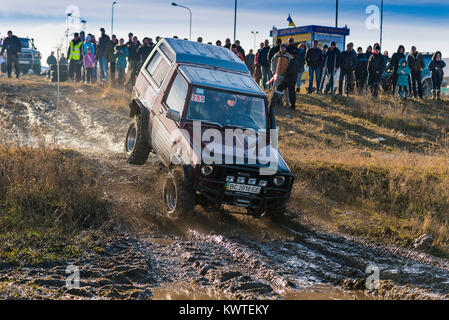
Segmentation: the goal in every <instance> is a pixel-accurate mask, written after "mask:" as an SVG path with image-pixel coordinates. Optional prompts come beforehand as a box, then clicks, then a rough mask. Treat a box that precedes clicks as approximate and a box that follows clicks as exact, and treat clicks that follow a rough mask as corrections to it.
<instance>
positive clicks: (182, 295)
mask: <svg viewBox="0 0 449 320" xmlns="http://www.w3.org/2000/svg"><path fill="white" fill-rule="evenodd" d="M152 293H153V296H152V299H153V300H229V299H233V297H232V296H229V295H226V294H224V293H220V292H217V291H216V290H213V289H210V288H209V289H208V288H204V287H201V286H198V285H195V284H190V283H170V284H165V285H161V286H160V287H157V288H155V289H153V290H152ZM279 298H280V299H285V300H372V299H373V297H372V296H368V295H366V294H365V293H364V292H363V291H345V290H341V289H338V288H335V287H331V286H329V285H324V284H323V285H315V286H311V287H308V288H304V289H302V290H288V291H286V292H284V293H283V294H281V295H280V297H279Z"/></svg>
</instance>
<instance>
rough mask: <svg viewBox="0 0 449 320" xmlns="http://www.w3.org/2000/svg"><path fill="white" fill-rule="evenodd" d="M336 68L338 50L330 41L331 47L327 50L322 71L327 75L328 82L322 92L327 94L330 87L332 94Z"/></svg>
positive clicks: (338, 61)
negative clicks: (325, 61)
mask: <svg viewBox="0 0 449 320" xmlns="http://www.w3.org/2000/svg"><path fill="white" fill-rule="evenodd" d="M338 68H340V50H339V49H338V48H337V44H336V43H335V42H334V41H332V43H331V47H330V48H329V51H328V52H327V64H326V66H325V67H324V72H325V73H326V74H327V75H328V76H329V82H328V83H327V85H326V89H324V94H328V93H329V90H331V87H332V94H334V93H335V89H334V76H335V73H336V72H337V70H338Z"/></svg>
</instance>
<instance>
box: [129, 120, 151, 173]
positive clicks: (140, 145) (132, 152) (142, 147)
mask: <svg viewBox="0 0 449 320" xmlns="http://www.w3.org/2000/svg"><path fill="white" fill-rule="evenodd" d="M146 128H147V126H146V125H145V122H144V121H143V120H142V115H140V114H139V115H137V116H135V117H134V118H133V119H132V121H131V123H130V124H129V127H128V131H127V133H126V139H125V156H126V158H127V161H128V163H130V164H135V165H142V164H144V163H145V161H147V159H148V155H149V154H150V151H151V147H150V145H149V143H148V141H147V139H146V130H147V129H146Z"/></svg>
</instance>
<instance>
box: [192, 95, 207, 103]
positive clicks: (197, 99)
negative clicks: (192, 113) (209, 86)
mask: <svg viewBox="0 0 449 320" xmlns="http://www.w3.org/2000/svg"><path fill="white" fill-rule="evenodd" d="M205 100H206V99H205V97H204V96H201V95H199V94H192V101H194V102H200V103H204V101H205Z"/></svg>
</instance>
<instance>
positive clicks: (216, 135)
mask: <svg viewBox="0 0 449 320" xmlns="http://www.w3.org/2000/svg"><path fill="white" fill-rule="evenodd" d="M130 116H131V117H132V122H131V124H130V126H129V128H128V131H127V134H126V140H125V153H126V156H127V160H128V162H129V163H131V164H136V165H142V164H144V163H145V161H146V160H147V158H148V156H149V153H150V151H151V150H153V152H155V153H156V154H157V155H158V156H159V157H160V159H161V160H162V162H163V163H164V164H165V165H166V166H167V167H168V169H169V171H168V174H167V177H166V181H165V185H164V190H163V194H164V200H165V203H166V206H167V212H168V215H169V216H172V217H177V216H180V215H183V214H186V213H188V212H190V211H191V210H193V208H194V206H195V205H197V204H201V205H203V206H205V207H207V208H210V207H212V208H218V207H220V206H222V205H224V204H227V205H233V206H238V207H245V208H247V212H248V213H249V214H251V215H254V216H261V215H262V214H265V215H267V216H270V217H273V218H274V217H276V218H278V217H283V215H284V212H285V208H286V203H287V200H288V199H289V197H290V193H291V190H292V185H293V180H294V176H293V174H292V173H291V171H290V169H289V168H288V166H287V164H286V163H285V161H284V160H283V158H282V156H281V155H280V153H279V151H278V149H277V146H276V144H275V143H273V142H276V139H277V135H276V134H275V133H276V132H277V131H276V123H275V116H274V108H271V107H270V106H269V103H268V99H267V97H266V95H265V93H264V92H263V91H262V90H261V89H260V87H259V86H258V85H257V83H256V82H255V81H254V80H253V79H252V77H251V75H250V74H249V72H248V69H247V67H246V66H245V65H244V64H243V63H241V61H240V60H239V59H238V58H237V57H236V56H235V54H234V53H233V52H232V51H231V50H228V49H225V48H221V47H216V46H212V45H207V44H202V43H196V42H190V41H185V40H178V39H169V38H165V39H162V40H161V41H160V42H159V43H158V44H157V45H156V47H155V48H154V49H153V51H152V52H151V54H150V55H149V57H148V59H147V61H146V62H145V63H144V65H143V66H142V69H141V70H140V73H139V75H138V77H137V80H136V85H135V87H134V89H133V94H132V100H131V103H130ZM229 135H231V138H230V140H229V139H228V138H229ZM262 140H264V141H266V143H265V145H263V144H261V143H260V141H262ZM255 145H257V148H256V151H257V152H252V151H251V146H252V147H254V146H255ZM260 146H262V147H260ZM261 149H263V150H264V152H265V155H264V156H263V157H260V156H259V155H260V153H261ZM265 156H266V157H265ZM264 157H265V158H264ZM262 158H264V159H263V161H262ZM267 159H270V161H268V160H267ZM273 159H274V160H273Z"/></svg>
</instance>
